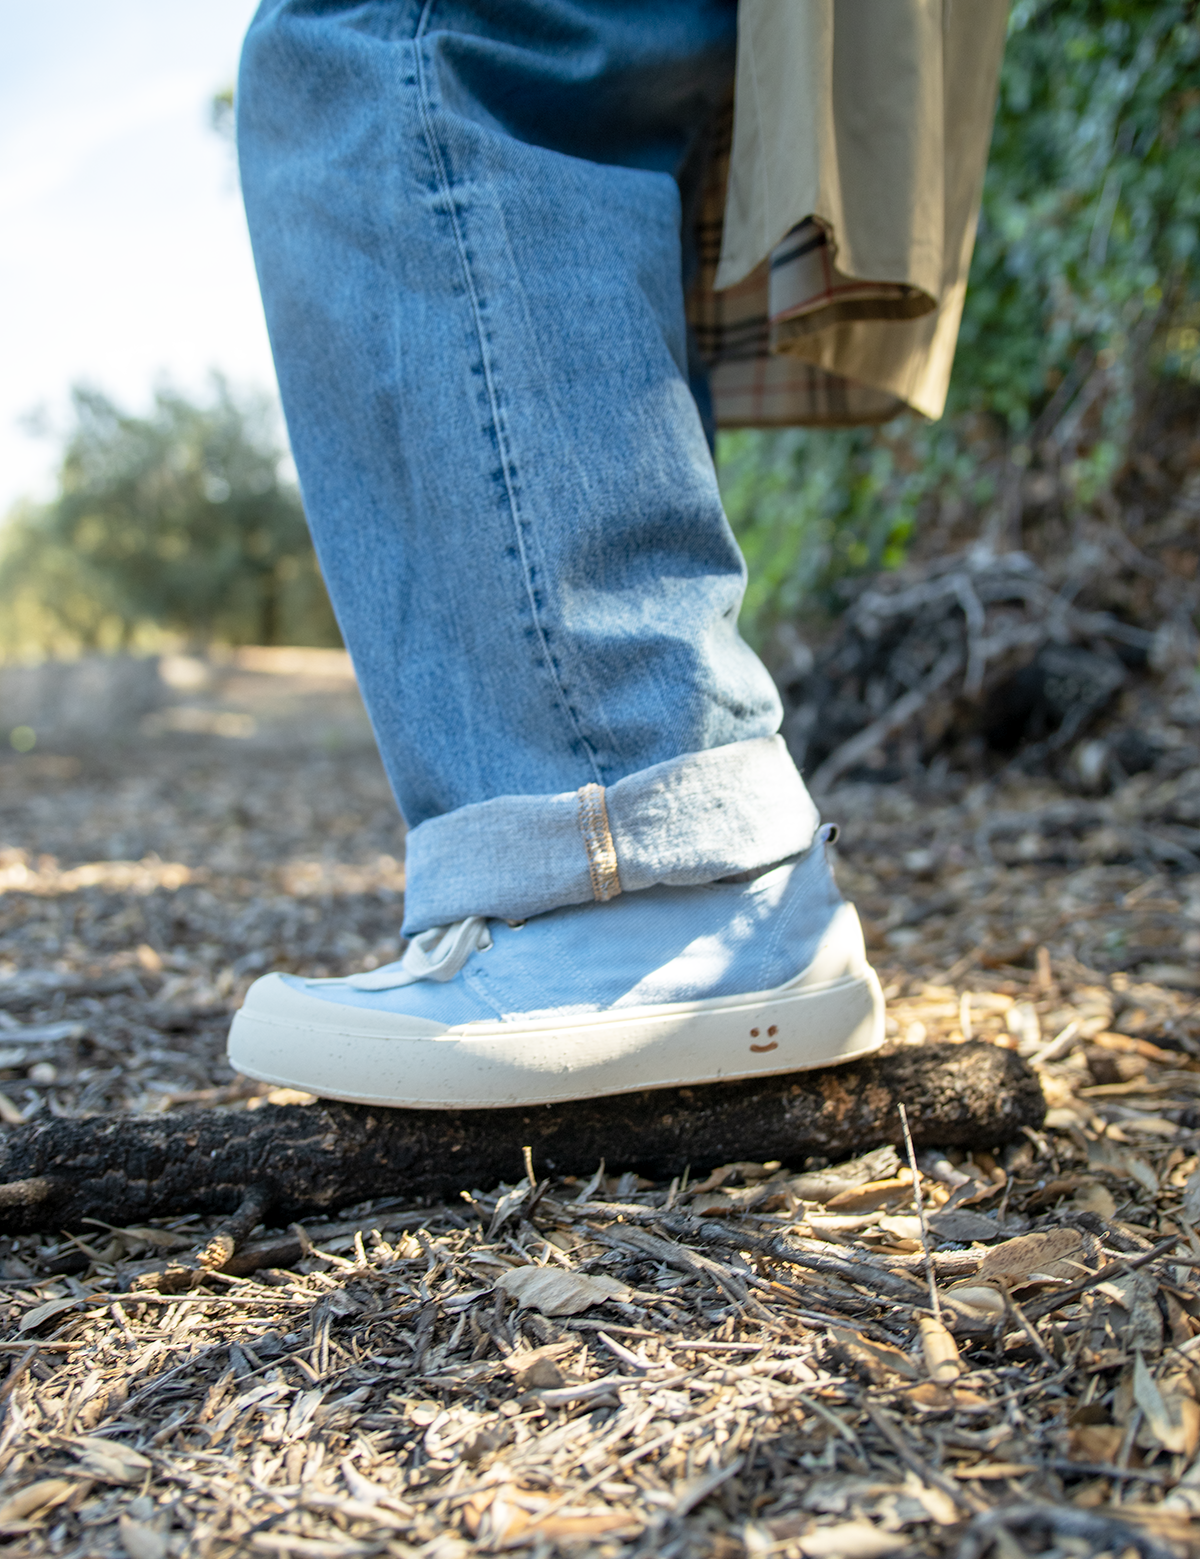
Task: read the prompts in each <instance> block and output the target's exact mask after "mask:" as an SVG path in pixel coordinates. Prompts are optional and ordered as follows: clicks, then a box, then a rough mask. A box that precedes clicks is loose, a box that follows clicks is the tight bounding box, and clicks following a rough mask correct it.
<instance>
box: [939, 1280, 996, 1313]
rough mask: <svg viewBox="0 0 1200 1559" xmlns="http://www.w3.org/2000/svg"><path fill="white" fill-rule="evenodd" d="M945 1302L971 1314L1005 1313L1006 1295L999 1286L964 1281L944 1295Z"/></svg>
mask: <svg viewBox="0 0 1200 1559" xmlns="http://www.w3.org/2000/svg"><path fill="white" fill-rule="evenodd" d="M943 1302H947V1303H949V1304H951V1305H953V1306H954V1308H955V1309H956V1310H959V1309H961V1310H965V1311H966V1312H967V1313H968V1314H970V1315H1003V1314H1004V1310H1005V1305H1004V1295H1003V1294H1002V1293H1001V1292H1000V1290H999V1289H998V1288H987V1287H985V1286H984V1285H983V1284H981V1283H964V1284H962V1285H961V1286H960V1287H955V1288H952V1289H951V1290H950V1292H949V1293H948V1294H946V1295H944V1296H943Z"/></svg>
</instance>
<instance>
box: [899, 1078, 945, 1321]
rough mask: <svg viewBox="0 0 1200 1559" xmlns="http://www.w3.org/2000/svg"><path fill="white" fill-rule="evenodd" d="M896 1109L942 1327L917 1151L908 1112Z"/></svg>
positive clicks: (933, 1302)
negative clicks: (910, 1129)
mask: <svg viewBox="0 0 1200 1559" xmlns="http://www.w3.org/2000/svg"><path fill="white" fill-rule="evenodd" d="M896 1108H897V1109H898V1110H899V1111H900V1124H901V1126H902V1127H903V1128H904V1151H905V1152H906V1153H907V1154H908V1167H909V1168H910V1169H911V1170H912V1177H913V1201H914V1203H915V1204H916V1208H917V1217H918V1218H919V1219H920V1220H921V1244H922V1246H923V1247H924V1250H925V1275H926V1277H927V1278H928V1279H929V1303H930V1306H931V1308H932V1310H933V1318H934V1320H935V1321H936V1322H937V1323H938V1325H939V1326H941V1325H942V1301H941V1296H940V1295H939V1294H938V1291H937V1282H936V1280H935V1279H934V1275H933V1249H932V1247H931V1245H930V1243H929V1221H928V1219H927V1218H926V1217H925V1198H924V1197H923V1196H922V1195H921V1171H920V1170H919V1169H918V1168H917V1155H916V1150H915V1149H914V1148H913V1139H912V1132H911V1131H909V1129H908V1111H907V1110H906V1109H905V1108H904V1105H903V1104H902V1103H901V1104H897V1106H896Z"/></svg>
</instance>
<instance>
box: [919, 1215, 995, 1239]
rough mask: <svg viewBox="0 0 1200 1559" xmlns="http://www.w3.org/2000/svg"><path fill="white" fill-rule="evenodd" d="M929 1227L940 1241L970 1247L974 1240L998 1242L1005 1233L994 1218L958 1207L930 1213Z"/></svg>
mask: <svg viewBox="0 0 1200 1559" xmlns="http://www.w3.org/2000/svg"><path fill="white" fill-rule="evenodd" d="M929 1227H930V1228H931V1229H932V1230H933V1232H934V1233H935V1234H936V1235H937V1237H938V1238H939V1239H941V1240H954V1241H955V1242H956V1243H958V1244H962V1245H969V1244H970V1243H971V1241H972V1240H998V1239H999V1238H1000V1236H1001V1234H1002V1233H1003V1232H1004V1231H1003V1230H1002V1229H1001V1227H1000V1225H999V1224H998V1223H997V1222H996V1220H995V1219H994V1218H985V1217H984V1215H983V1214H982V1213H972V1212H967V1211H966V1210H965V1209H964V1208H958V1207H956V1208H953V1209H952V1210H951V1211H950V1212H940V1213H930V1215H929Z"/></svg>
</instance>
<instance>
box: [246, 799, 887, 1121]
mask: <svg viewBox="0 0 1200 1559" xmlns="http://www.w3.org/2000/svg"><path fill="white" fill-rule="evenodd" d="M824 832H825V831H824V830H822V833H824ZM882 1042H883V995H882V993H881V991H880V988H879V981H878V980H877V979H876V976H875V972H874V970H873V969H872V968H871V967H870V965H869V964H868V963H867V959H866V952H865V949H864V947H863V937H862V929H861V927H860V925H859V920H858V916H857V914H856V913H855V911H854V909H853V907H852V906H851V905H849V904H847V903H846V902H845V901H844V900H843V899H842V897H841V895H840V893H839V892H838V890H837V887H836V885H835V883H834V880H833V875H832V873H831V872H830V870H829V865H828V862H827V861H826V858H825V847H824V843H823V842H818V843H817V844H814V846H813V847H812V849H810V850H808V851H806V852H805V853H804V854H803V855H801V856H798V857H795V858H793V859H791V860H789V861H785V862H783V863H782V864H781V865H778V866H775V867H771V868H769V869H768V870H767V871H765V872H762V873H761V874H760V875H759V876H756V877H754V878H753V879H752V880H750V881H728V880H726V881H722V882H714V883H711V884H710V885H708V886H706V887H698V888H664V887H659V888H648V889H646V890H644V891H642V892H638V893H626V894H622V895H620V896H619V897H617V898H614V899H612V900H611V901H610V902H608V903H605V904H587V905H578V906H571V907H568V908H565V909H557V910H552V911H550V912H549V913H548V914H544V915H538V916H536V917H535V918H533V919H531V920H528V921H525V922H524V923H522V924H518V925H510V924H508V923H507V922H505V921H503V920H482V919H479V918H472V919H469V920H462V921H459V922H458V923H457V924H456V925H453V926H443V927H438V928H436V929H435V930H432V931H427V932H424V933H423V934H422V935H420V936H418V937H416V938H414V940H413V941H412V942H411V943H410V944H409V946H408V948H407V950H406V952H405V954H404V956H403V958H401V959H400V961H399V962H398V963H394V964H389V965H387V966H386V967H385V968H382V969H375V970H372V971H371V972H370V973H368V974H358V975H351V976H350V977H349V978H347V979H336V980H330V979H326V980H305V979H302V978H300V977H298V976H296V975H290V974H269V975H267V976H266V977H265V978H264V979H261V980H257V981H255V983H254V984H253V985H252V986H251V987H250V990H249V991H248V992H247V994H246V1001H245V1004H244V1006H243V1007H242V1008H241V1010H240V1011H239V1012H238V1013H237V1015H236V1016H235V1018H234V1020H233V1028H232V1030H231V1031H230V1036H229V1059H230V1063H231V1064H232V1065H233V1066H234V1067H236V1068H237V1070H238V1071H239V1072H242V1073H245V1074H246V1075H247V1076H249V1077H255V1078H259V1079H261V1080H262V1081H264V1082H269V1083H278V1084H283V1085H285V1086H288V1087H293V1088H302V1089H306V1090H308V1091H309V1092H311V1093H315V1094H319V1095H321V1096H323V1097H325V1098H331V1099H345V1100H349V1101H351V1102H354V1103H359V1104H381V1105H397V1106H405V1107H409V1108H414V1109H415V1108H420V1109H491V1108H499V1107H502V1106H511V1105H528V1104H551V1103H557V1102H559V1101H562V1100H567V1099H585V1098H593V1097H596V1096H598V1095H601V1094H617V1093H630V1092H633V1091H634V1090H636V1089H642V1088H668V1087H673V1086H678V1085H681V1084H692V1083H707V1082H716V1081H719V1080H721V1079H731V1078H744V1077H753V1076H766V1075H769V1074H771V1073H776V1072H795V1071H802V1070H804V1069H806V1068H809V1067H818V1066H830V1065H832V1064H834V1063H836V1062H841V1061H850V1060H852V1059H854V1058H855V1057H858V1056H862V1055H865V1054H867V1053H868V1052H869V1051H872V1050H875V1049H877V1048H878V1047H879V1045H880V1044H882Z"/></svg>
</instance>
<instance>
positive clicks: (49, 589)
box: [0, 378, 339, 653]
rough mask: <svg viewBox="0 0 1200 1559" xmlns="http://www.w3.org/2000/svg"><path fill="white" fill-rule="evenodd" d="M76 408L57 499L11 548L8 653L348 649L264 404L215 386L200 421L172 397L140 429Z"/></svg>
mask: <svg viewBox="0 0 1200 1559" xmlns="http://www.w3.org/2000/svg"><path fill="white" fill-rule="evenodd" d="M73 409H74V426H73V428H72V430H71V432H70V434H69V436H68V439H67V442H66V448H65V451H64V455H63V460H62V466H61V470H60V473H59V492H58V496H57V497H56V498H55V500H54V501H53V502H51V503H49V504H47V505H45V506H42V507H36V506H33V505H25V506H23V507H21V508H19V509H18V510H17V512H16V513H15V514H14V515H12V516H11V517H10V520H9V522H8V524H7V525H6V526H5V528H4V531H3V532H2V533H0V543H2V550H0V622H2V624H3V626H2V627H0V644H2V645H3V647H4V648H5V649H6V650H8V651H9V652H10V653H13V652H17V653H29V652H42V653H44V652H46V651H47V650H51V651H55V652H59V653H62V652H69V651H72V650H75V651H77V650H92V649H127V648H131V647H138V646H139V645H146V644H148V643H151V642H153V639H154V635H155V633H156V632H158V633H159V634H161V633H162V632H164V631H165V632H166V633H168V634H171V635H174V636H176V637H177V638H179V639H182V640H184V641H186V642H188V643H191V644H196V645H203V644H206V643H208V642H210V641H212V640H214V639H219V640H223V641H225V642H227V643H233V644H245V643H257V644H277V643H293V644H294V643H307V644H336V643H338V642H339V640H338V636H337V629H336V627H335V625H334V622H333V615H332V612H331V610H330V608H329V605H328V601H327V598H326V596H325V593H324V588H323V586H322V583H321V579H320V576H319V574H318V572H317V567H316V563H315V559H314V557H313V553H312V548H311V544H310V542H309V537H308V529H307V526H306V525H305V521H304V512H303V510H302V508H301V505H300V498H299V494H298V492H297V490H296V488H295V486H294V485H293V484H292V483H290V482H289V481H287V480H286V479H285V477H284V475H283V471H282V466H283V460H284V451H283V449H282V448H281V446H280V444H279V442H278V440H277V438H276V436H275V433H274V411H273V407H272V405H271V403H270V402H269V401H268V400H266V399H265V398H264V399H250V398H243V399H239V398H237V397H235V396H234V395H233V393H232V392H231V391H230V389H229V387H228V386H227V385H226V384H225V382H224V381H223V380H221V379H219V378H216V379H214V382H213V394H212V398H211V400H210V401H209V403H208V404H207V405H203V406H198V405H193V404H192V403H191V402H189V401H188V400H186V399H184V397H183V396H181V395H178V394H175V393H173V392H170V391H166V390H160V391H159V392H158V394H157V395H156V396H155V401H154V409H153V411H152V413H151V415H150V416H149V417H145V418H141V417H133V416H130V415H128V414H127V413H125V412H123V411H121V410H120V409H119V408H118V407H117V406H115V405H114V404H113V402H112V401H110V400H109V399H108V398H107V397H106V396H104V395H102V394H100V393H99V392H98V391H95V390H88V389H82V388H77V389H76V390H75V391H74V394H73Z"/></svg>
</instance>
